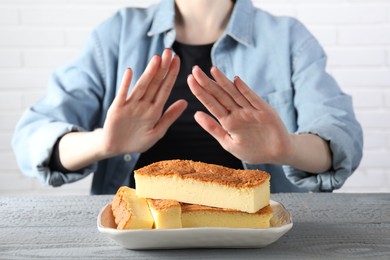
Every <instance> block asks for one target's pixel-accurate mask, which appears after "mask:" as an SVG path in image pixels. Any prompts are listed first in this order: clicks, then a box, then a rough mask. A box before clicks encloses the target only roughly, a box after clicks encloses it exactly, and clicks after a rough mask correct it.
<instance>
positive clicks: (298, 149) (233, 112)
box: [187, 66, 331, 172]
mask: <svg viewBox="0 0 390 260" xmlns="http://www.w3.org/2000/svg"><path fill="white" fill-rule="evenodd" d="M211 75H212V77H213V78H214V79H210V78H209V77H207V75H206V74H205V73H203V71H202V70H201V69H200V68H199V67H197V66H195V67H194V68H193V71H192V74H191V75H190V76H189V77H188V80H187V81H188V85H189V87H190V89H191V91H192V93H193V94H194V95H195V96H196V97H197V98H198V99H199V100H200V101H201V102H202V103H203V105H204V106H205V107H206V108H207V109H208V110H209V111H210V113H211V114H212V115H213V116H214V117H215V119H214V118H213V117H211V116H210V115H208V114H206V113H204V112H197V113H196V114H195V120H196V121H197V122H198V123H199V125H201V126H202V127H203V128H204V129H205V130H206V131H207V132H208V133H210V134H211V135H212V136H213V137H214V138H215V139H217V141H218V142H219V143H220V144H221V145H222V147H223V148H224V149H225V150H227V151H228V152H230V153H231V154H233V155H234V156H236V157H237V158H239V159H241V160H243V161H245V162H247V163H251V164H260V163H275V164H287V165H291V166H293V167H297V168H299V169H302V170H307V171H310V172H322V171H325V170H327V169H328V168H329V167H330V163H331V157H330V151H329V147H328V144H327V143H326V142H325V141H324V140H322V139H321V138H319V137H318V136H315V135H311V134H307V135H293V134H289V133H288V131H287V128H286V127H285V125H284V123H283V122H282V120H281V118H280V117H279V115H278V113H277V112H276V111H275V110H274V109H273V108H272V107H271V106H270V105H268V104H267V103H266V102H265V101H264V100H262V99H261V98H260V97H259V96H258V95H256V93H254V92H253V91H252V90H251V89H250V88H249V87H248V86H247V85H246V84H245V83H244V82H243V81H242V80H241V79H240V78H239V77H235V79H234V82H231V81H230V80H229V79H228V78H227V77H226V76H225V75H224V74H223V73H222V72H221V71H220V70H218V69H217V68H216V67H213V68H212V69H211Z"/></svg>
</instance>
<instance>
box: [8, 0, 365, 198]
mask: <svg viewBox="0 0 390 260" xmlns="http://www.w3.org/2000/svg"><path fill="white" fill-rule="evenodd" d="M174 15H175V9H174V1H173V0H163V1H162V2H160V3H159V4H157V5H154V6H151V7H149V8H126V9H123V10H120V11H118V12H117V13H116V14H115V15H113V16H112V17H111V18H109V19H108V20H107V21H105V22H103V23H102V24H101V25H100V26H98V28H96V29H95V30H94V31H93V32H92V34H91V36H90V38H89V40H88V42H87V43H86V46H85V48H84V49H83V51H82V53H81V54H80V56H79V57H78V59H77V60H76V61H75V62H74V63H73V64H70V65H67V66H64V67H62V68H59V69H58V70H56V71H55V72H54V73H53V75H52V77H51V78H50V81H49V83H48V88H47V92H46V95H45V96H44V97H43V98H42V99H41V100H40V101H38V102H37V103H36V104H34V105H33V106H32V107H30V108H29V109H28V110H27V111H26V112H25V113H24V115H23V116H22V118H21V120H20V122H19V123H18V125H17V127H16V130H15V134H14V137H13V140H12V144H13V148H14V152H15V154H16V157H17V162H18V164H19V166H20V168H21V170H22V172H23V173H24V174H25V175H27V176H31V177H36V178H38V179H39V180H40V181H41V182H43V183H46V184H49V185H52V186H60V185H62V184H64V183H71V182H74V181H77V180H79V179H81V178H84V177H85V176H87V175H88V174H90V173H94V178H93V183H92V190H91V192H92V193H93V194H102V193H115V192H116V190H117V189H118V187H119V186H121V185H123V184H126V183H127V181H128V178H129V174H131V173H132V171H133V168H134V165H135V163H136V162H137V159H138V158H139V154H124V155H121V156H117V157H114V158H111V159H107V160H103V161H100V162H97V163H95V164H93V165H91V166H89V167H86V168H85V169H83V170H82V172H74V173H67V174H64V173H61V172H57V171H52V170H51V169H50V168H49V167H48V164H49V160H50V156H51V153H52V150H53V146H54V143H55V142H56V140H57V139H58V138H59V137H61V136H62V135H64V134H66V133H68V132H70V131H90V130H93V129H95V128H99V127H102V126H103V123H104V120H105V118H106V114H107V110H108V108H109V106H110V105H111V103H112V101H113V99H114V97H115V95H116V92H117V90H118V89H119V87H120V83H121V79H122V76H123V73H124V71H125V69H126V68H128V67H131V68H132V69H133V72H134V77H133V82H132V84H134V83H135V82H136V80H137V79H138V78H139V77H140V75H141V74H142V72H143V71H144V69H145V67H146V65H147V63H148V62H149V61H150V59H151V57H152V56H153V55H155V54H161V53H162V51H163V50H164V48H169V47H171V46H172V44H173V42H174V40H175V35H176V33H175V29H174ZM211 58H212V63H213V65H215V66H217V67H218V68H219V69H221V70H222V71H223V72H224V73H225V74H226V75H227V76H228V77H229V78H231V79H233V77H234V76H235V75H238V76H240V77H241V78H242V79H243V80H244V81H245V82H246V83H247V84H248V85H249V86H250V87H251V88H252V89H253V90H254V91H255V92H256V93H257V94H258V95H259V96H261V97H262V98H263V99H264V100H266V101H267V102H268V103H269V104H270V105H271V106H272V107H274V108H275V109H276V110H277V112H278V113H279V115H280V117H281V118H282V120H283V122H284V124H285V125H286V127H287V128H288V130H289V132H291V133H297V134H300V133H312V134H316V135H318V136H320V137H322V138H323V139H325V140H327V141H328V142H329V145H330V148H331V150H332V156H333V164H332V168H331V169H330V170H329V171H328V172H324V173H321V174H310V173H307V172H303V171H300V170H298V169H294V168H292V167H289V166H287V165H270V164H267V165H248V164H245V163H244V162H243V164H244V167H245V168H249V169H252V168H258V169H262V170H265V171H267V172H269V173H270V174H271V176H272V177H271V191H272V192H305V191H332V190H333V189H337V188H340V187H341V186H342V185H343V183H344V182H345V180H346V179H347V178H348V177H349V176H350V175H351V174H352V172H353V171H354V170H355V169H356V167H357V166H358V165H359V162H360V160H361V157H362V146H363V140H362V139H363V138H362V129H361V127H360V125H359V123H358V122H357V120H356V118H355V115H354V112H353V109H352V100H351V97H350V96H348V95H346V94H344V93H343V92H342V91H341V90H340V88H339V86H338V85H337V83H336V82H335V80H334V79H333V78H332V77H331V76H330V75H329V74H328V73H327V72H326V71H325V66H326V60H327V58H326V55H325V53H324V51H323V49H322V48H321V46H320V44H319V43H318V42H317V40H316V39H315V38H314V37H313V36H312V35H311V34H310V33H309V32H308V30H307V29H306V28H305V27H304V26H303V25H302V24H301V23H300V22H298V21H297V20H296V19H294V18H290V17H275V16H273V15H270V14H268V13H267V12H264V11H262V10H260V9H257V8H255V7H254V6H253V5H252V3H251V1H250V0H238V1H237V2H236V4H235V7H234V10H233V13H232V16H231V18H230V21H229V23H228V26H227V29H226V31H225V33H224V34H223V35H222V36H221V37H220V39H219V40H218V41H217V42H216V43H215V44H214V46H213V48H212V53H211ZM183 134H185V133H183ZM75 149H77V147H75Z"/></svg>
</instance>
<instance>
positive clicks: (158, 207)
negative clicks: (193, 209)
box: [147, 199, 182, 229]
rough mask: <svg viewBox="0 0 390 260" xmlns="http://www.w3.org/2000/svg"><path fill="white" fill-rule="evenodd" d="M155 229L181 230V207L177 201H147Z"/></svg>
mask: <svg viewBox="0 0 390 260" xmlns="http://www.w3.org/2000/svg"><path fill="white" fill-rule="evenodd" d="M147 202H148V205H149V209H150V211H151V212H152V215H153V218H154V228H155V229H168V228H181V227H182V225H181V207H180V203H179V202H177V201H175V200H155V199H147Z"/></svg>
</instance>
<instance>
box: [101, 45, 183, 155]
mask: <svg viewBox="0 0 390 260" xmlns="http://www.w3.org/2000/svg"><path fill="white" fill-rule="evenodd" d="M172 56H173V54H172V51H171V50H170V49H166V50H164V52H163V54H162V56H161V57H160V56H157V55H156V56H154V57H153V58H152V60H151V61H150V62H149V64H148V66H147V67H146V69H145V71H144V73H143V74H142V75H141V77H140V78H139V80H138V81H137V83H136V84H135V86H134V88H133V90H132V91H131V93H130V94H129V95H128V90H129V87H130V83H131V80H132V70H131V69H127V70H126V72H125V74H124V76H123V80H122V85H121V87H120V90H119V92H118V94H117V96H116V97H115V99H114V101H113V103H112V104H111V106H110V108H109V110H108V113H107V118H106V121H105V123H104V126H103V128H102V129H100V130H99V132H100V135H101V136H100V137H101V138H100V145H101V153H102V157H111V156H114V155H118V154H121V153H141V152H144V151H146V150H148V149H149V148H150V147H151V146H153V145H154V144H155V143H156V142H157V141H158V140H159V139H161V138H162V137H163V136H164V134H165V133H166V131H167V129H168V128H169V127H170V126H171V125H172V123H173V122H174V121H175V120H176V119H177V118H178V117H179V116H180V115H181V114H182V112H183V111H184V110H185V109H186V107H187V102H186V101H185V100H178V101H176V102H175V103H173V104H172V105H171V106H169V107H168V108H167V110H166V111H163V109H164V105H165V103H166V101H167V99H168V97H169V94H170V93H171V90H172V87H173V85H174V83H175V81H176V78H177V75H178V73H179V68H180V59H179V57H178V56H174V57H172Z"/></svg>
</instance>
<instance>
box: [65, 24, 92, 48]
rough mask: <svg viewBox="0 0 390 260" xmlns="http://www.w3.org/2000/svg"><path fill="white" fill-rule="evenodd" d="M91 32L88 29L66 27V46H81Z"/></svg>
mask: <svg viewBox="0 0 390 260" xmlns="http://www.w3.org/2000/svg"><path fill="white" fill-rule="evenodd" d="M90 34H91V30H89V29H74V28H72V29H68V30H67V31H66V38H65V39H66V46H68V47H76V48H81V47H83V46H84V44H85V43H86V41H87V39H88V37H89V36H90Z"/></svg>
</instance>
